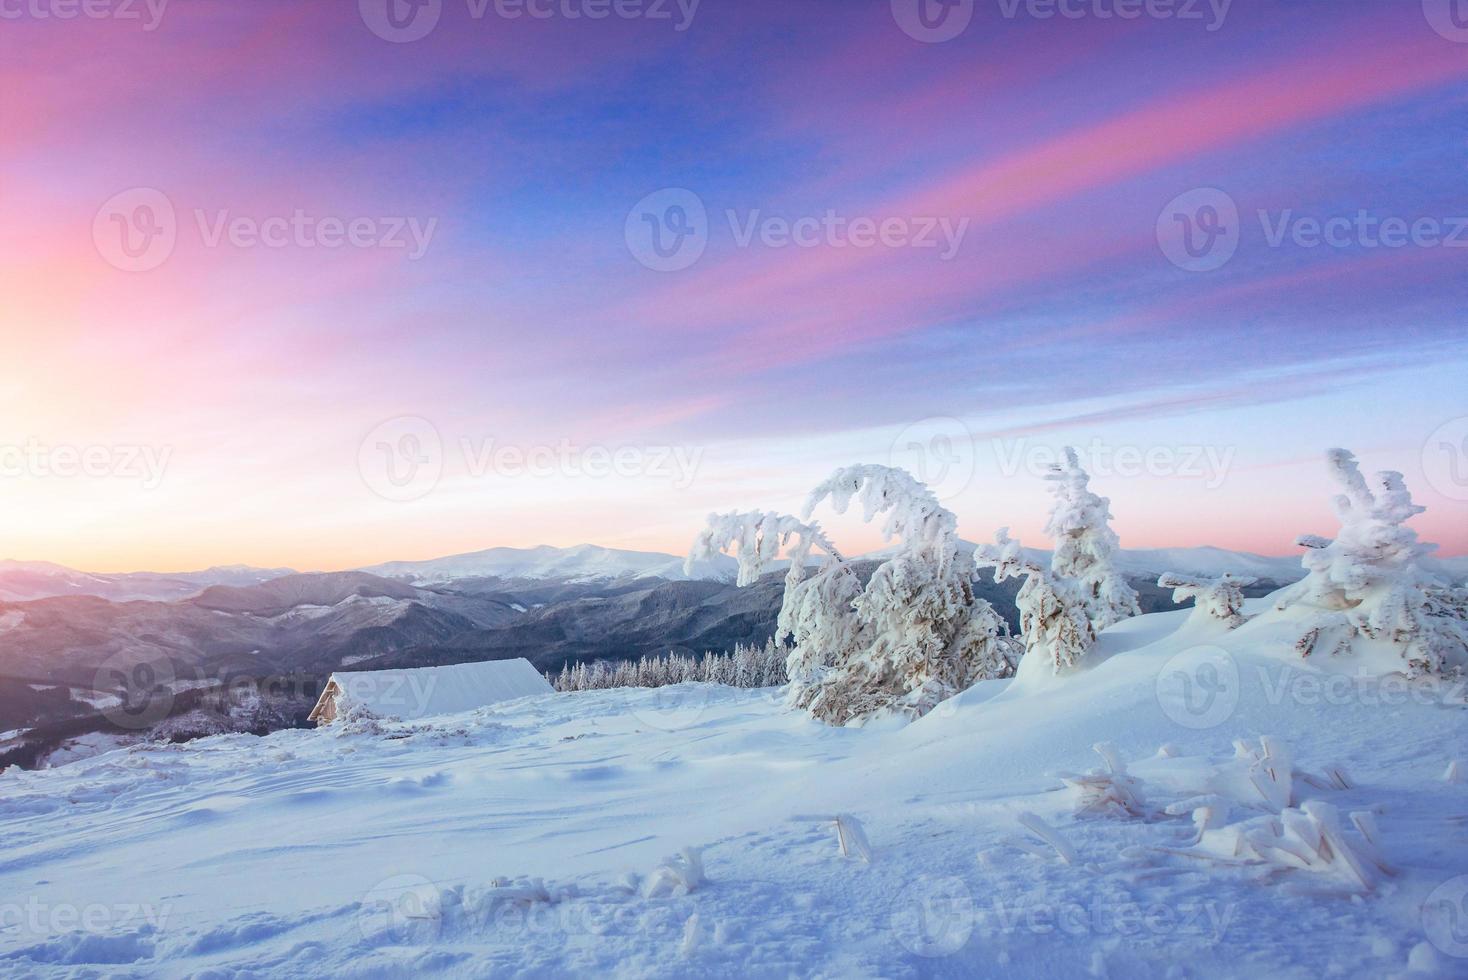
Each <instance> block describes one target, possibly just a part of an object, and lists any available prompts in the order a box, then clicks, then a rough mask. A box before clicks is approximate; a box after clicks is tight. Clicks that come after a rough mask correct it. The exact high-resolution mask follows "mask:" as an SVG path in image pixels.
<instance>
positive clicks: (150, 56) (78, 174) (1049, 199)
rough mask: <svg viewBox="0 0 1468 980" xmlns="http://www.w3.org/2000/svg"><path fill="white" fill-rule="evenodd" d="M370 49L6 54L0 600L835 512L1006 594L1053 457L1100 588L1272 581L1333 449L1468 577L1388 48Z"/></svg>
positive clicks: (1412, 145)
mask: <svg viewBox="0 0 1468 980" xmlns="http://www.w3.org/2000/svg"><path fill="white" fill-rule="evenodd" d="M368 6H369V5H359V4H357V3H333V4H301V3H293V2H287V0H261V2H252V3H249V4H236V3H226V2H222V0H220V2H216V0H192V2H187V3H185V2H183V0H176V2H174V3H170V4H162V5H161V6H160V5H158V4H154V5H151V6H150V5H146V4H139V5H138V9H139V10H140V11H142V19H141V20H140V21H136V22H134V21H131V20H119V19H116V18H112V19H107V18H88V17H75V18H71V19H61V18H58V17H54V16H49V17H47V16H34V15H33V14H31V13H25V11H30V10H31V9H32V8H31V7H24V8H20V7H17V8H16V9H21V10H22V12H23V15H22V16H19V17H15V18H9V17H7V18H6V19H0V52H3V57H0V91H4V92H5V93H6V95H5V96H3V102H4V105H3V117H0V118H3V127H4V138H3V140H0V202H3V205H4V210H5V214H6V220H5V221H3V222H0V337H3V340H4V351H5V356H4V358H3V360H0V396H3V412H0V558H14V559H20V560H37V561H39V560H45V561H55V562H58V563H61V564H65V565H68V566H72V567H76V568H82V569H87V570H92V571H99V572H107V571H132V570H139V569H152V570H160V571H176V570H184V569H191V568H201V567H205V566H210V565H218V564H234V563H241V564H251V565H259V566H264V567H276V566H289V567H292V568H296V569H301V570H316V569H323V570H324V569H337V568H348V567H358V566H362V565H367V564H372V563H376V562H382V561H387V560H392V559H421V558H430V557H436V556H441V555H446V554H453V553H457V552H467V551H473V550H478V549H483V548H489V547H494V546H512V547H526V546H532V545H540V544H549V545H561V546H566V545H574V544H579V543H583V542H590V543H595V544H600V545H605V546H608V547H618V548H633V549H642V550H656V551H668V552H675V553H681V552H684V551H686V549H687V547H688V545H689V542H690V541H691V539H692V537H693V535H694V534H695V533H696V532H697V531H698V529H699V528H700V527H701V526H702V524H703V521H704V517H705V515H707V514H708V513H709V512H711V511H715V510H720V511H722V510H732V509H753V508H780V509H785V510H798V509H799V507H800V504H801V502H802V500H803V498H804V494H805V493H806V491H807V490H808V489H809V488H810V487H811V486H813V485H814V484H815V483H816V482H818V481H819V480H820V479H822V478H823V477H824V476H826V475H827V474H828V473H829V472H830V471H831V470H833V469H834V468H835V467H837V466H840V465H845V464H849V463H856V462H877V463H895V464H897V465H905V466H907V467H908V468H910V469H913V470H914V472H916V473H917V475H918V476H919V477H920V478H924V479H928V480H930V481H931V482H933V483H934V485H935V487H936V488H937V489H938V490H939V492H940V496H941V497H942V499H943V502H944V503H945V504H946V505H947V506H949V507H950V508H951V509H953V510H954V511H955V512H956V513H957V514H958V517H959V531H960V533H961V534H962V536H963V537H965V538H967V539H970V540H987V539H989V538H990V537H991V536H992V535H993V532H994V530H995V529H996V528H998V527H1000V526H1009V527H1011V528H1012V529H1013V530H1014V533H1015V534H1016V535H1017V536H1019V537H1021V538H1022V539H1023V540H1025V543H1026V544H1033V545H1036V546H1041V545H1044V544H1045V541H1044V536H1043V533H1042V530H1041V528H1042V527H1043V524H1044V519H1045V513H1046V509H1047V503H1048V501H1047V498H1046V496H1045V481H1044V479H1043V471H1044V464H1045V462H1046V461H1047V460H1048V459H1050V458H1053V456H1054V453H1055V452H1056V451H1057V450H1058V449H1059V448H1060V447H1062V446H1067V445H1072V446H1076V447H1078V448H1079V449H1080V450H1081V455H1082V459H1083V462H1085V463H1086V464H1087V465H1088V466H1089V467H1090V468H1091V470H1092V473H1093V487H1094V489H1095V490H1096V491H1097V492H1098V493H1101V494H1104V495H1106V496H1108V497H1110V498H1111V501H1112V510H1113V513H1114V515H1115V522H1114V526H1115V528H1116V529H1117V531H1118V533H1119V534H1120V535H1121V538H1122V543H1123V545H1124V546H1125V547H1137V548H1143V547H1146V548H1156V547H1174V546H1178V547H1180V546H1193V545H1204V544H1207V545H1216V546H1219V547H1225V548H1235V549H1240V550H1248V551H1256V552H1260V553H1265V554H1275V555H1282V554H1291V553H1295V552H1297V551H1298V549H1297V548H1296V547H1295V546H1294V544H1293V542H1294V539H1295V537H1296V536H1297V535H1299V534H1302V533H1307V532H1309V533H1317V534H1326V535H1329V534H1331V533H1332V532H1333V531H1334V530H1335V526H1336V525H1335V523H1334V520H1333V518H1332V516H1331V510H1330V495H1331V494H1332V493H1334V492H1335V488H1334V487H1333V486H1332V484H1331V482H1330V480H1329V477H1328V475H1327V473H1326V470H1325V466H1324V462H1323V460H1324V453H1325V450H1327V449H1328V448H1331V447H1335V446H1343V447H1345V448H1348V449H1351V450H1352V451H1354V452H1355V453H1356V455H1357V456H1358V457H1359V458H1360V461H1361V465H1362V468H1363V469H1364V470H1366V471H1376V470H1384V469H1390V470H1399V471H1401V472H1402V473H1403V474H1404V475H1405V477H1406V480H1407V483H1408V486H1409V487H1410V488H1411V490H1412V492H1413V495H1414V498H1415V499H1416V500H1417V502H1418V503H1420V504H1422V505H1424V506H1426V507H1427V508H1428V509H1427V512H1426V513H1425V514H1423V515H1421V516H1420V517H1418V518H1417V519H1416V520H1415V521H1414V522H1413V526H1414V527H1415V528H1416V529H1417V530H1418V532H1419V533H1420V534H1421V536H1422V537H1423V538H1424V539H1425V540H1428V541H1433V542H1437V543H1438V544H1439V545H1440V547H1441V553H1442V554H1445V555H1461V554H1465V553H1468V520H1465V516H1468V404H1465V400H1464V393H1465V391H1468V385H1465V383H1464V381H1465V377H1468V372H1465V368H1468V330H1465V326H1468V323H1465V322H1464V321H1465V318H1468V312H1465V304H1464V295H1465V293H1464V289H1463V274H1464V268H1465V265H1464V258H1465V256H1468V251H1465V249H1468V198H1465V195H1464V193H1463V186H1464V175H1465V171H1464V165H1463V151H1464V147H1465V137H1468V134H1465V131H1464V127H1463V122H1462V120H1463V118H1464V113H1465V110H1468V43H1465V41H1468V38H1458V37H1455V36H1453V35H1452V32H1451V31H1447V30H1444V29H1443V28H1442V24H1440V23H1435V22H1434V19H1433V18H1432V17H1431V16H1424V10H1423V5H1422V4H1420V3H1417V2H1411V3H1403V4H1396V5H1384V4H1348V5H1342V4H1337V3H1325V2H1319V3H1317V2H1297V3H1264V4H1245V3H1242V2H1238V3H1233V4H1231V5H1230V4H1223V5H1222V6H1221V8H1220V6H1219V5H1216V4H1215V5H1209V4H1200V5H1198V9H1199V10H1201V11H1202V12H1203V13H1202V17H1201V19H1199V20H1197V21H1193V20H1189V19H1178V18H1171V19H1151V18H1141V19H1136V20H1126V19H1121V18H1117V17H1107V18H1101V17H1094V16H1091V17H1082V18H1073V19H1070V18H1063V17H1058V18H1049V19H1045V18H1035V17H1025V16H1006V14H1005V13H1004V7H1003V6H1002V5H999V4H995V3H988V4H985V3H979V4H977V5H975V8H974V12H973V16H972V21H971V23H968V24H967V26H966V27H965V28H964V29H963V30H962V31H961V33H959V34H957V35H956V36H954V37H952V38H948V39H942V40H939V39H936V38H932V37H929V38H923V37H921V36H915V35H916V34H918V33H920V32H918V31H916V30H915V29H913V28H912V26H911V25H904V24H903V23H902V22H901V20H900V18H897V17H894V14H893V8H892V5H891V4H889V3H888V2H887V0H881V2H872V3H861V4H853V3H842V2H836V0H829V2H811V3H802V4H783V3H779V4H777V3H742V4H737V3H730V2H719V0H703V2H701V3H697V4H688V3H683V4H679V3H668V4H665V5H658V6H659V7H660V8H664V9H666V11H667V12H668V13H669V16H668V17H667V18H666V19H664V18H658V17H652V16H647V15H644V16H638V17H617V16H609V17H607V18H605V19H597V20H592V19H588V18H585V17H580V18H567V17H565V16H563V15H562V14H561V13H558V12H557V11H559V10H560V9H561V8H558V7H555V6H553V5H544V6H543V7H540V8H536V9H538V10H544V11H550V12H551V13H550V14H549V15H548V16H545V17H540V16H530V15H526V16H520V17H508V16H503V15H501V14H497V13H496V12H495V11H496V9H497V7H496V5H495V4H490V6H489V7H488V8H487V12H486V13H485V14H484V15H483V16H476V14H475V11H476V10H478V8H479V5H478V4H469V5H468V6H467V7H466V5H465V3H464V2H463V0H457V2H456V0H442V2H441V3H435V4H433V5H432V9H433V10H434V11H435V13H436V15H437V17H438V19H437V20H436V21H435V22H434V24H433V26H432V28H431V29H427V30H426V33H424V34H423V35H422V36H420V37H414V36H410V34H411V33H412V30H416V29H423V28H427V26H428V25H427V24H426V22H418V23H417V26H416V28H412V29H410V28H405V27H402V26H394V24H392V23H388V22H379V21H377V20H374V18H373V17H372V16H369V15H368V14H367V13H366V11H367V10H368ZM650 6H651V5H649V4H644V5H643V7H650ZM1429 6H1430V5H1429ZM639 9H642V8H639ZM1088 9H1089V8H1088ZM1220 9H1222V10H1224V11H1226V14H1225V15H1224V16H1222V17H1219V16H1218V11H1219V10H1220ZM150 11H155V12H157V13H158V14H159V16H158V17H157V18H156V21H153V20H150V19H149V12H150ZM404 31H408V33H403V32H404ZM395 32H396V33H395ZM1077 70H1081V71H1085V72H1086V73H1087V74H1086V77H1087V78H1089V79H1091V80H1092V81H1091V82H1090V83H1089V84H1087V85H1085V86H1079V85H1077V84H1076V81H1075V76H1074V74H1073V71H1077ZM180 78H188V79H190V82H189V83H188V84H180V83H179V79H180ZM654 235H655V236H656V237H653V236H654ZM819 516H821V517H822V519H823V520H825V521H826V522H827V523H830V524H832V525H834V526H836V527H838V528H841V529H842V530H843V531H844V532H847V534H848V538H847V540H850V541H853V542H855V543H856V545H857V546H858V549H859V550H860V549H865V548H874V547H879V546H880V544H881V542H880V540H879V538H878V537H877V535H876V533H875V532H874V531H873V530H871V529H870V528H860V527H858V526H857V524H858V522H856V521H854V520H843V519H839V518H836V517H835V516H834V515H831V514H829V513H823V514H820V515H819Z"/></svg>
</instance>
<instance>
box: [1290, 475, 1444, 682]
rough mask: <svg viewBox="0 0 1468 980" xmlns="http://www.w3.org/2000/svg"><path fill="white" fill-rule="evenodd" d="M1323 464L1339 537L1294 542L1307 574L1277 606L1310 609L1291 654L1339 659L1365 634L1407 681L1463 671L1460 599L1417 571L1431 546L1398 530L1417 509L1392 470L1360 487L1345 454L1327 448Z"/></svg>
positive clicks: (1405, 530) (1361, 482) (1410, 532)
mask: <svg viewBox="0 0 1468 980" xmlns="http://www.w3.org/2000/svg"><path fill="white" fill-rule="evenodd" d="M1326 459H1327V462H1328V464H1329V467H1330V472H1331V475H1332V476H1333V477H1334V478H1335V480H1336V482H1337V483H1339V484H1340V485H1341V487H1342V490H1343V492H1342V493H1340V494H1339V495H1337V496H1336V497H1335V499H1334V501H1333V502H1334V506H1335V512H1336V516H1337V517H1338V518H1339V519H1340V522H1341V530H1340V533H1339V534H1338V535H1337V536H1336V537H1335V539H1334V540H1331V539H1329V538H1322V537H1320V536H1318V535H1313V534H1308V535H1304V536H1302V537H1300V538H1299V539H1298V540H1297V542H1296V543H1298V544H1300V545H1301V546H1303V547H1304V548H1305V549H1306V551H1305V554H1304V556H1303V558H1302V559H1301V563H1302V564H1303V565H1304V566H1305V570H1306V571H1307V572H1308V574H1307V575H1306V576H1305V578H1304V579H1303V580H1302V581H1300V582H1298V583H1296V584H1295V585H1294V586H1291V587H1290V588H1289V589H1287V590H1285V591H1284V592H1283V593H1281V595H1280V598H1279V599H1278V601H1277V602H1276V606H1277V608H1279V609H1281V610H1285V609H1304V610H1307V611H1308V610H1314V611H1316V612H1315V615H1314V616H1313V617H1311V619H1310V623H1309V626H1308V629H1307V630H1306V632H1305V633H1304V634H1303V635H1302V636H1301V637H1300V640H1299V642H1298V643H1297V644H1296V647H1297V649H1298V650H1299V651H1300V653H1301V655H1302V656H1309V655H1310V654H1312V653H1316V652H1327V653H1331V654H1336V653H1346V652H1349V651H1350V650H1351V649H1352V646H1353V642H1354V641H1355V639H1356V638H1357V637H1367V638H1369V639H1372V640H1384V641H1386V642H1388V643H1390V644H1391V645H1392V646H1394V647H1395V648H1396V649H1397V651H1398V652H1399V653H1400V655H1401V656H1402V658H1403V659H1404V660H1405V661H1406V662H1407V674H1408V675H1409V676H1413V677H1416V676H1420V675H1424V674H1433V675H1445V674H1450V673H1454V672H1457V671H1461V670H1462V669H1463V667H1464V666H1465V665H1468V621H1465V618H1464V603H1463V601H1462V595H1461V594H1460V592H1458V591H1456V590H1454V589H1452V588H1450V587H1449V586H1448V584H1447V583H1445V582H1442V581H1440V580H1439V579H1438V578H1437V577H1436V576H1434V575H1432V574H1431V573H1429V572H1428V571H1427V570H1426V569H1424V568H1423V567H1422V565H1421V559H1422V558H1423V557H1424V556H1426V555H1427V554H1428V553H1430V552H1431V551H1433V550H1434V549H1435V548H1436V547H1437V546H1436V545H1431V544H1424V543H1422V542H1420V541H1418V540H1417V532H1416V531H1414V530H1412V529H1411V528H1409V527H1407V526H1406V522H1407V520H1408V519H1410V518H1412V517H1413V516H1415V515H1417V514H1420V513H1422V512H1423V510H1424V509H1425V508H1423V507H1420V506H1418V505H1417V504H1414V503H1413V502H1412V495H1411V493H1409V492H1408V490H1407V487H1406V484H1405V483H1404V482H1403V480H1402V474H1400V473H1396V472H1391V471H1385V472H1380V473H1377V474H1376V475H1375V476H1374V477H1373V478H1372V479H1371V481H1370V482H1369V483H1368V482H1367V480H1366V478H1365V477H1363V476H1362V475H1361V470H1360V467H1359V465H1358V464H1357V462H1356V457H1355V456H1353V455H1352V454H1351V453H1349V452H1347V451H1346V450H1344V449H1332V450H1330V451H1329V453H1327V454H1326Z"/></svg>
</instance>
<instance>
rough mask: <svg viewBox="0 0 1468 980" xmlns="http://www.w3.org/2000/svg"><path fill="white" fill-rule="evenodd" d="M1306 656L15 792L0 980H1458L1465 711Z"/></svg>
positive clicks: (156, 762) (658, 694)
mask: <svg viewBox="0 0 1468 980" xmlns="http://www.w3.org/2000/svg"><path fill="white" fill-rule="evenodd" d="M1275 633H1276V627H1275V626H1273V625H1271V624H1269V623H1267V622H1262V623H1260V625H1258V626H1256V627H1254V628H1252V629H1251V627H1250V625H1246V626H1245V627H1241V628H1240V629H1238V630H1234V631H1228V630H1216V629H1212V628H1211V625H1210V624H1208V623H1206V622H1204V621H1202V620H1200V619H1199V618H1197V617H1195V616H1194V615H1192V614H1190V613H1187V612H1179V613H1167V614H1159V615H1152V616H1143V617H1139V618H1135V619H1130V620H1127V621H1125V622H1122V623H1120V624H1118V625H1117V626H1115V627H1112V628H1111V629H1108V630H1106V631H1105V632H1103V633H1102V634H1101V638H1100V641H1099V644H1098V647H1097V649H1096V651H1094V655H1093V657H1092V658H1091V659H1090V660H1089V661H1088V665H1087V666H1086V668H1085V669H1083V670H1080V671H1077V672H1075V673H1073V674H1070V675H1067V676H1060V677H1056V676H1054V675H1053V674H1044V673H1040V674H1036V675H1035V676H1026V675H1025V674H1024V673H1023V672H1022V674H1021V676H1020V677H1018V678H1016V679H1011V680H994V681H984V682H981V683H979V684H978V685H976V686H974V687H973V688H971V689H970V690H968V691H966V692H964V693H963V694H961V695H959V696H958V697H956V698H953V699H950V700H949V701H946V702H944V703H942V704H941V705H939V706H938V707H937V708H936V709H934V710H933V711H931V712H929V713H928V714H927V715H926V716H925V717H923V718H922V719H920V720H918V721H915V722H912V723H910V724H906V725H903V724H900V723H898V722H895V721H891V720H889V721H888V723H884V724H874V725H871V726H868V727H865V728H861V729H852V728H833V727H828V726H824V725H821V724H819V723H817V722H815V721H812V720H810V719H808V718H806V717H804V716H802V715H800V714H798V713H794V712H790V711H788V710H786V709H785V707H784V704H783V700H782V696H781V692H780V691H779V690H777V689H769V690H764V691H740V690H735V689H730V688H723V687H718V686H712V685H700V684H684V685H678V686H675V687H670V688H662V689H658V690H640V689H621V690H607V691H593V692H583V693H577V694H569V695H547V696H543V697H535V698H526V699H522V700H520V701H515V702H508V703H506V704H502V705H496V706H494V707H493V708H490V709H481V710H479V711H475V712H470V713H467V714H462V715H455V716H448V717H444V718H440V719H434V720H432V721H419V722H416V723H392V722H382V723H381V724H379V725H377V726H372V727H371V728H367V729H360V730H348V729H344V730H341V731H333V730H330V729H327V730H323V731H320V732H316V731H288V732H279V733H276V734H274V735H270V736H267V737H264V738H255V737H251V736H242V735H227V736H218V737H213V738H208V739H203V740H199V741H196V742H193V743H188V744H184V745H167V746H149V747H133V748H130V749H126V750H121V751H117V752H111V753H108V754H105V755H102V756H99V757H96V758H93V759H88V760H85V761H82V762H79V763H76V764H73V765H71V766H66V767H63V768H60V769H55V770H49V771H41V772H15V771H11V772H7V773H6V774H4V776H3V777H0V834H3V836H4V840H5V841H6V848H5V850H4V852H3V857H0V894H3V895H4V896H5V897H4V899H3V900H0V970H3V971H4V972H5V973H6V975H16V976H32V975H33V976H44V977H50V976H95V975H98V974H99V973H100V974H106V975H108V976H118V977H144V976H149V977H151V976H159V975H162V976H232V975H235V971H242V972H245V973H256V974H260V975H270V976H286V977H291V976H300V977H306V976H320V975H336V976H358V977H363V976H372V977H397V976H403V977H407V976H445V977H477V976H485V975H509V976H564V975H570V974H575V975H591V974H596V975H609V976H626V977H642V976H667V977H675V976H676V977H683V976H754V977H786V976H792V975H794V976H812V975H824V976H873V977H875V976H881V977H903V976H935V975H942V976H975V975H979V976H1016V977H1053V976H1076V975H1093V976H1179V975H1187V976H1193V975H1196V976H1237V977H1259V976H1270V977H1295V976H1298V977H1317V976H1321V975H1335V976H1373V977H1374V976H1389V975H1399V974H1405V973H1406V972H1407V971H1408V970H1412V971H1417V972H1414V974H1413V975H1414V976H1415V975H1439V976H1454V975H1458V976H1461V975H1462V974H1463V972H1464V967H1465V964H1468V959H1463V958H1461V957H1462V956H1463V955H1464V954H1468V944H1465V943H1464V942H1463V938H1464V937H1462V936H1461V919H1457V918H1453V914H1454V910H1455V909H1457V910H1459V911H1461V906H1460V905H1456V904H1454V903H1455V902H1460V901H1461V900H1462V899H1463V897H1464V896H1465V895H1468V848H1464V847H1463V833H1464V830H1465V824H1468V785H1465V784H1464V783H1462V782H1460V781H1449V780H1446V779H1444V778H1443V777H1444V776H1445V775H1448V776H1452V775H1453V771H1454V770H1453V768H1452V764H1453V763H1454V762H1455V761H1458V762H1459V763H1460V765H1459V767H1458V768H1457V770H1456V772H1458V773H1461V771H1462V770H1461V760H1462V758H1463V757H1464V756H1465V755H1468V750H1465V743H1464V739H1463V736H1462V732H1463V724H1464V720H1465V716H1464V713H1463V712H1464V708H1463V705H1462V691H1461V690H1454V689H1453V688H1451V686H1450V685H1446V684H1443V683H1441V682H1430V681H1418V682H1407V681H1406V680H1405V679H1402V678H1401V677H1400V675H1396V680H1391V679H1381V678H1358V677H1355V676H1350V675H1345V674H1341V673H1339V672H1327V671H1323V670H1321V669H1319V668H1317V667H1315V666H1313V665H1312V664H1310V663H1309V662H1302V661H1300V660H1299V659H1298V658H1295V659H1294V660H1291V659H1290V657H1289V655H1288V654H1287V653H1286V652H1285V651H1286V650H1287V649H1289V648H1288V647H1287V646H1285V645H1284V644H1281V643H1277V642H1275ZM1343 680H1344V681H1345V683H1343Z"/></svg>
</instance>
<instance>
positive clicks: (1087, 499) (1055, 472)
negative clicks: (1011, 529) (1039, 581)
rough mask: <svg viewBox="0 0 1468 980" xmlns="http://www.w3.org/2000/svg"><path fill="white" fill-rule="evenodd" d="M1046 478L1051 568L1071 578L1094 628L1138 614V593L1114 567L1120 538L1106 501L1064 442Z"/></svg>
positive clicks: (1046, 529) (1047, 524) (1102, 628)
mask: <svg viewBox="0 0 1468 980" xmlns="http://www.w3.org/2000/svg"><path fill="white" fill-rule="evenodd" d="M1045 479H1046V480H1048V481H1049V482H1050V492H1051V493H1052V494H1053V495H1054V496H1055V504H1054V506H1053V507H1052V509H1051V511H1050V519H1049V521H1048V522H1047V523H1046V525H1045V533H1046V534H1048V535H1050V537H1051V538H1053V539H1054V540H1055V554H1054V555H1053V556H1052V557H1051V559H1050V570H1051V571H1052V572H1054V573H1055V574H1056V575H1057V576H1059V577H1060V578H1064V579H1070V580H1071V581H1073V582H1075V583H1076V588H1078V589H1079V590H1080V591H1081V595H1082V597H1083V598H1084V599H1085V603H1086V609H1087V611H1088V614H1089V615H1090V617H1091V625H1092V627H1093V628H1094V629H1095V630H1096V631H1097V632H1098V633H1099V632H1100V631H1101V630H1104V629H1105V628H1106V627H1108V626H1111V625H1113V624H1114V623H1119V622H1121V621H1122V620H1123V619H1128V618H1130V617H1132V616H1140V615H1141V614H1142V610H1141V608H1140V607H1139V606H1138V605H1137V593H1136V591H1135V590H1133V589H1132V587H1131V586H1130V585H1128V584H1127V581H1126V579H1125V578H1124V577H1123V576H1122V574H1121V572H1120V570H1118V569H1117V567H1116V560H1115V559H1116V552H1117V549H1118V548H1120V547H1121V542H1120V540H1119V539H1118V538H1117V536H1116V532H1115V531H1113V530H1112V529H1111V525H1110V524H1109V523H1107V522H1108V521H1110V520H1111V501H1110V500H1108V499H1107V498H1105V497H1100V496H1097V495H1096V494H1094V493H1092V492H1091V491H1090V489H1089V484H1090V482H1091V477H1090V475H1089V474H1087V473H1086V471H1085V470H1084V469H1082V468H1081V464H1080V461H1079V460H1078V459H1077V458H1076V451H1075V450H1074V449H1071V448H1070V447H1068V446H1067V447H1066V450H1065V458H1064V459H1063V460H1062V461H1061V463H1060V464H1058V465H1055V466H1052V467H1051V468H1050V472H1049V473H1048V474H1046V476H1045Z"/></svg>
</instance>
